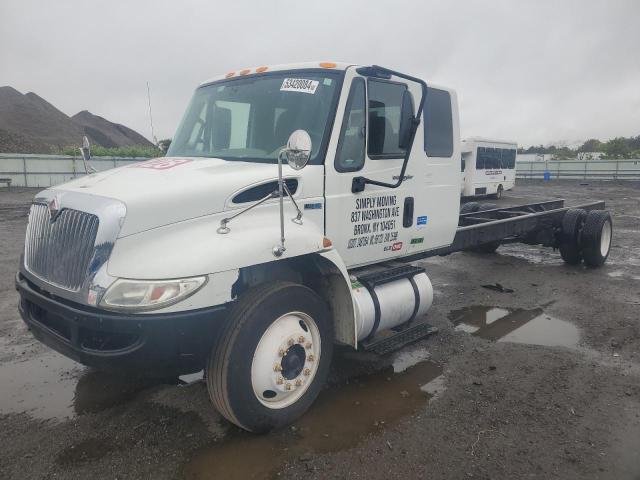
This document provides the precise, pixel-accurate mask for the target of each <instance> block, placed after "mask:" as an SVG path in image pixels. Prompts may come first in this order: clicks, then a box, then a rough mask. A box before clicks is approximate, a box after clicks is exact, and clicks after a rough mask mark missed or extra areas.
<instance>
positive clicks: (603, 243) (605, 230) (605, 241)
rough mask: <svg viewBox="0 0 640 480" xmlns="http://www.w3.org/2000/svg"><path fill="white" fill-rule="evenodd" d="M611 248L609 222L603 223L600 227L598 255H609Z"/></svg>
mask: <svg viewBox="0 0 640 480" xmlns="http://www.w3.org/2000/svg"><path fill="white" fill-rule="evenodd" d="M610 246H611V222H605V223H604V225H603V227H602V235H601V236H600V254H601V255H602V256H603V257H606V256H607V253H609V247H610Z"/></svg>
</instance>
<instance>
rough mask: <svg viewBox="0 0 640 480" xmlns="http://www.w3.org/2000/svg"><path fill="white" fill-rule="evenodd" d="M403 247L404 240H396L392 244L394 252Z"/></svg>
mask: <svg viewBox="0 0 640 480" xmlns="http://www.w3.org/2000/svg"><path fill="white" fill-rule="evenodd" d="M401 248H402V242H396V243H394V244H393V245H391V250H392V251H394V252H397V251H398V250H400V249H401Z"/></svg>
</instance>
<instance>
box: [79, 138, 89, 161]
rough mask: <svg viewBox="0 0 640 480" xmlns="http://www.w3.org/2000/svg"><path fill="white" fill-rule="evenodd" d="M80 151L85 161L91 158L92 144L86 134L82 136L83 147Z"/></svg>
mask: <svg viewBox="0 0 640 480" xmlns="http://www.w3.org/2000/svg"><path fill="white" fill-rule="evenodd" d="M80 153H81V154H82V159H83V160H84V161H85V162H88V161H89V160H91V144H90V143H89V139H88V138H87V136H86V135H85V136H84V137H82V147H80Z"/></svg>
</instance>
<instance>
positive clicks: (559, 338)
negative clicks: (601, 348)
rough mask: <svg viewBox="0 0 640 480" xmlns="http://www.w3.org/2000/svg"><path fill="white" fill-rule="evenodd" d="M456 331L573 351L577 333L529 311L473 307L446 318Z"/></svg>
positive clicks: (538, 311) (537, 311)
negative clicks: (566, 348) (559, 347)
mask: <svg viewBox="0 0 640 480" xmlns="http://www.w3.org/2000/svg"><path fill="white" fill-rule="evenodd" d="M449 319H450V320H451V321H452V322H453V323H454V325H455V328H456V330H461V331H465V332H468V333H470V334H472V335H474V336H477V337H480V338H484V339H486V340H492V341H499V342H512V343H526V344H531V345H545V346H550V347H556V346H561V347H577V346H578V343H579V342H580V331H579V330H578V328H577V327H576V326H575V325H573V324H572V323H569V322H566V321H564V320H560V319H558V318H554V317H551V316H550V315H547V314H545V313H544V311H543V310H542V309H541V308H534V309H532V310H525V309H520V308H519V309H514V310H510V309H505V308H498V307H487V306H473V307H465V308H462V309H460V310H454V311H452V312H451V313H450V314H449Z"/></svg>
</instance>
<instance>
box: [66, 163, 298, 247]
mask: <svg viewBox="0 0 640 480" xmlns="http://www.w3.org/2000/svg"><path fill="white" fill-rule="evenodd" d="M283 174H284V175H285V176H286V177H288V178H291V177H294V176H296V177H298V176H299V172H294V170H292V169H290V167H288V166H283ZM277 176H278V167H277V165H273V164H266V163H255V162H241V161H226V160H222V159H218V158H175V157H162V158H155V159H152V160H148V161H145V162H140V163H134V164H130V165H127V166H124V167H120V168H115V169H113V170H108V171H106V172H101V173H94V174H91V175H88V176H86V177H82V178H79V179H77V180H73V181H71V182H69V183H66V184H64V185H60V186H57V187H55V188H54V190H56V191H59V192H61V193H62V194H64V192H65V191H72V192H77V193H82V194H87V195H97V196H101V197H109V198H114V199H116V200H119V201H121V202H123V203H124V204H125V206H126V209H127V213H126V218H125V222H124V225H123V226H122V228H121V230H120V235H119V237H124V236H127V235H132V234H135V233H139V232H142V231H145V230H149V229H152V228H156V227H159V226H163V225H168V224H171V223H176V222H180V221H183V220H188V219H191V218H196V217H200V216H204V215H211V214H215V213H219V212H222V211H223V210H225V207H226V206H227V205H228V203H230V200H231V198H232V197H233V195H234V194H236V193H237V192H239V191H241V190H244V189H246V188H247V187H249V186H251V185H256V184H261V183H264V182H267V181H273V180H276V179H277ZM298 193H300V192H298ZM296 196H298V195H296ZM245 205H246V204H245ZM245 205H242V206H245ZM234 207H237V206H236V205H234Z"/></svg>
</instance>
